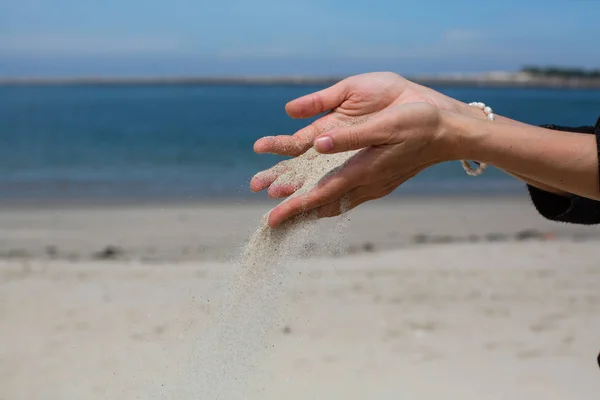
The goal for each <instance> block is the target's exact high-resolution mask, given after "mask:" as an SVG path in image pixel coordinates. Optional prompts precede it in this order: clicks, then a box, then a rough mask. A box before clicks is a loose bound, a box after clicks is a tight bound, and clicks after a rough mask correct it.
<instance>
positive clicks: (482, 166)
mask: <svg viewBox="0 0 600 400" xmlns="http://www.w3.org/2000/svg"><path fill="white" fill-rule="evenodd" d="M469 105H470V106H471V107H477V108H479V109H481V110H483V112H484V113H485V114H486V115H487V118H488V119H489V120H490V121H494V120H495V119H496V116H495V115H494V113H493V112H492V108H491V107H488V106H486V105H485V104H484V103H481V102H473V103H469ZM461 163H462V166H463V168H464V170H465V172H466V173H467V175H470V176H478V175H481V174H482V173H483V171H485V169H486V168H487V164H485V163H477V164H478V167H477V169H473V168H472V167H471V165H469V163H468V162H467V161H465V160H462V161H461Z"/></svg>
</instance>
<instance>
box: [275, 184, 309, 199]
mask: <svg viewBox="0 0 600 400" xmlns="http://www.w3.org/2000/svg"><path fill="white" fill-rule="evenodd" d="M300 186H301V185H292V184H286V185H277V183H274V184H272V185H271V186H269V191H268V194H269V197H271V198H273V199H279V198H282V197H288V196H291V195H292V194H294V193H295V192H296V190H298V189H299V188H300Z"/></svg>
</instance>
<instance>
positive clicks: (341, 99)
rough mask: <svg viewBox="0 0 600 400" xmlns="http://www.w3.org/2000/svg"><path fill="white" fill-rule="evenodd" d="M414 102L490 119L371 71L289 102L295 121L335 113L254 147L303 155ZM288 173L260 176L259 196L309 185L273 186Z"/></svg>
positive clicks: (281, 168) (255, 182) (278, 170)
mask: <svg viewBox="0 0 600 400" xmlns="http://www.w3.org/2000/svg"><path fill="white" fill-rule="evenodd" d="M410 103H429V104H431V105H433V106H435V107H437V108H439V109H440V110H447V111H453V112H459V113H466V114H468V115H471V116H474V117H478V118H482V119H485V115H484V114H483V113H482V112H481V110H475V109H473V108H472V107H469V106H468V105H467V104H465V103H463V102H460V101H458V100H455V99H452V98H451V97H448V96H445V95H443V94H441V93H439V92H436V91H435V90H432V89H429V88H427V87H424V86H420V85H417V84H415V83H413V82H410V81H408V80H406V79H404V78H402V77H401V76H399V75H397V74H395V73H391V72H379V73H369V74H363V75H356V76H352V77H350V78H347V79H344V80H342V81H340V82H339V83H337V84H335V85H333V86H331V87H329V88H326V89H324V90H321V91H319V92H316V93H312V94H309V95H306V96H303V97H301V98H299V99H296V100H294V101H292V102H290V103H288V104H287V105H286V111H287V113H288V115H289V116H290V117H292V118H310V117H314V116H316V115H318V114H320V113H323V112H327V111H330V112H328V113H327V114H326V115H324V116H323V117H321V118H319V119H317V120H316V121H315V122H313V123H312V124H310V125H309V126H307V127H305V128H303V129H301V130H299V131H298V132H296V133H295V134H294V135H280V136H269V137H263V138H261V139H259V140H258V141H257V142H256V143H255V144H254V150H255V151H256V152H257V153H273V154H279V155H285V156H293V157H297V156H299V155H301V154H303V153H304V152H306V150H308V149H309V148H311V147H312V145H313V141H314V139H315V138H316V137H317V136H318V135H320V134H322V133H324V132H327V131H329V130H330V129H332V128H336V127H341V126H349V125H357V124H362V123H364V122H365V121H368V120H369V119H371V118H373V117H374V116H376V115H378V114H379V113H381V112H383V111H387V110H388V109H390V108H395V107H397V106H398V105H401V104H410ZM286 170H287V166H286V162H283V163H281V164H279V165H277V166H275V167H274V168H271V169H269V170H267V171H262V172H260V173H258V174H256V175H255V177H254V178H253V179H252V181H251V183H250V187H251V189H252V190H253V191H255V192H258V191H260V190H264V189H266V188H269V196H271V197H274V198H280V197H287V196H289V195H291V194H292V193H294V192H295V190H296V189H297V188H298V187H301V186H302V184H303V182H294V183H293V184H286V185H279V184H277V183H276V184H274V185H272V184H273V182H275V181H276V180H277V178H278V177H279V176H281V174H283V173H285V171H286Z"/></svg>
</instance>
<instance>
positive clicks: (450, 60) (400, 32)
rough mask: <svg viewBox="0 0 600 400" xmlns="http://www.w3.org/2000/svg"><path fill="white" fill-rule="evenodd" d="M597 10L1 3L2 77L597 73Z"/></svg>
mask: <svg viewBox="0 0 600 400" xmlns="http://www.w3.org/2000/svg"><path fill="white" fill-rule="evenodd" d="M598 15H600V1H597V0H521V1H513V0H501V1H482V0H477V1H474V0H465V1H450V0H446V1H427V0H421V1H418V0H412V1H402V0H395V1H392V0H389V1H382V0H368V1H367V0H361V1H358V0H345V1H341V0H331V1H325V0H323V1H317V0H304V1H285V0H247V1H242V0H230V1H203V0H179V1H177V0H173V1H165V0H161V1H159V0H145V1H141V0H94V1H90V0H0V76H67V75H76V76H88V75H106V76H117V75H118V76H135V75H138V76H156V75H170V76H177V75H337V74H354V73H359V72H366V71H374V70H394V71H397V72H400V73H404V74H414V73H419V72H423V73H437V72H459V71H462V72H479V71H489V70H514V69H519V68H520V67H521V66H523V65H525V64H553V65H562V66H582V67H586V68H590V67H600V50H599V49H600V24H598V22H597V21H598Z"/></svg>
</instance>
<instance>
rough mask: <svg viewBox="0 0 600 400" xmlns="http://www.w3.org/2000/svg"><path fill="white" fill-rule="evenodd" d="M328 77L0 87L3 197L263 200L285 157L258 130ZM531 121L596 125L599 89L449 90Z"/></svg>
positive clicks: (463, 182) (406, 188) (274, 128)
mask: <svg viewBox="0 0 600 400" xmlns="http://www.w3.org/2000/svg"><path fill="white" fill-rule="evenodd" d="M318 89H321V87H318V86H284V85H282V86H272V85H265V86H260V85H244V86H234V85H224V86H214V85H206V86H176V85H174V86H102V85H98V86H4V87H0V200H11V201H21V200H41V201H45V200H98V199H113V200H115V199H116V200H119V199H123V200H125V199H130V200H131V199H133V200H135V199H156V200H186V201H187V200H216V201H222V200H225V199H239V198H263V197H265V196H266V195H265V194H252V193H251V192H250V190H249V188H248V182H249V180H250V178H251V177H252V175H254V174H255V173H256V172H257V171H259V170H261V169H264V168H268V167H269V166H271V165H273V164H274V163H275V162H277V161H279V160H280V159H281V158H279V157H276V156H270V155H257V154H255V153H254V152H253V151H252V145H253V143H254V141H255V140H256V139H258V138H259V137H261V136H265V135H273V134H290V133H293V132H294V131H296V130H297V129H299V128H301V127H303V126H305V125H306V124H307V123H309V122H310V120H304V121H299V120H292V119H290V118H289V117H287V115H286V114H285V111H284V105H285V103H286V102H288V101H289V100H292V99H294V98H296V97H299V96H301V95H304V94H307V93H310V92H312V91H315V90H318ZM438 90H440V91H441V92H443V93H446V94H448V95H450V96H452V97H455V98H458V99H460V100H463V101H467V102H470V101H483V102H485V103H487V104H489V105H491V106H492V107H493V108H494V111H496V112H497V113H499V114H502V115H504V116H507V117H511V118H515V119H517V120H521V121H524V122H528V123H531V124H544V123H555V124H565V125H593V124H594V123H595V121H596V119H597V118H598V116H599V115H600V91H593V90H551V89H543V90H542V89H514V88H510V89H502V88H493V89H490V88H439V89H438ZM523 191H524V187H523V185H522V184H521V183H519V182H518V181H516V180H514V179H513V178H511V177H509V176H507V175H505V174H503V173H502V172H501V171H497V170H494V169H488V171H486V173H485V174H484V175H482V176H480V177H477V178H473V177H469V176H466V175H465V173H464V172H463V170H462V168H461V166H460V163H458V162H454V163H446V164H441V165H438V166H435V167H433V168H431V169H429V170H427V171H425V172H423V173H422V174H421V175H418V176H417V177H415V178H413V179H412V180H411V181H409V182H407V183H406V184H404V185H403V186H401V187H400V188H399V189H398V190H397V191H396V192H395V194H397V195H402V194H421V195H423V194H429V195H442V194H459V193H472V194H477V193H487V194H489V193H498V194H506V193H518V192H523Z"/></svg>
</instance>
